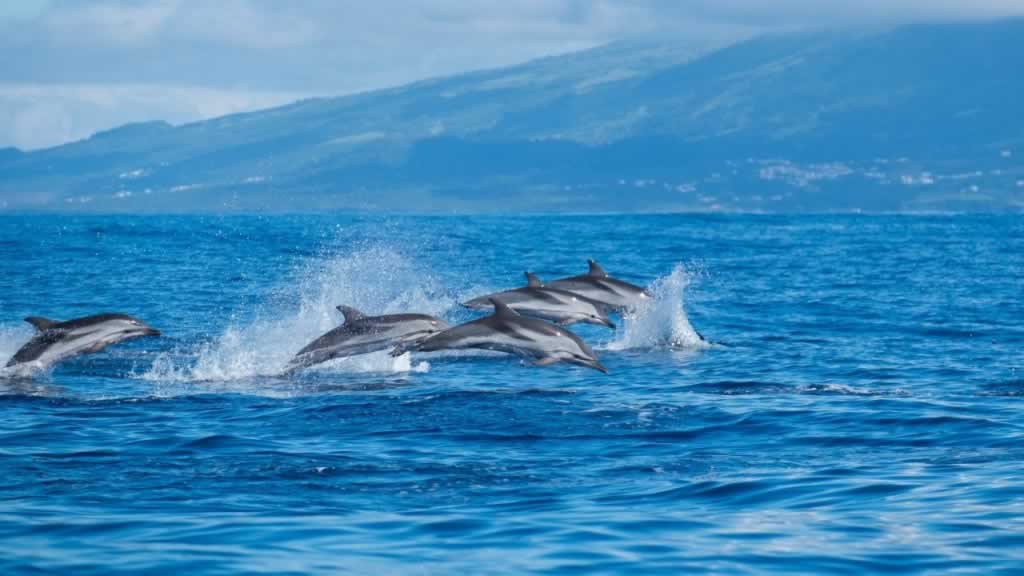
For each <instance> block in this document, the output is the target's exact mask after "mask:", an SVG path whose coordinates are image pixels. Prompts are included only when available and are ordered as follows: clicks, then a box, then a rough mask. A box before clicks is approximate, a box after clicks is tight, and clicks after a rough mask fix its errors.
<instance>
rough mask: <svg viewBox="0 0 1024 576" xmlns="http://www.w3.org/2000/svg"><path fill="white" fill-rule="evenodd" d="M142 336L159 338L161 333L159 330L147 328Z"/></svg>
mask: <svg viewBox="0 0 1024 576" xmlns="http://www.w3.org/2000/svg"><path fill="white" fill-rule="evenodd" d="M142 335H143V336H159V335H160V331H159V330H157V329H156V328H146V329H145V330H144V331H143V332H142Z"/></svg>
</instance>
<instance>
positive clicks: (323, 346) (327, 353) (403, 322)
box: [285, 306, 449, 372]
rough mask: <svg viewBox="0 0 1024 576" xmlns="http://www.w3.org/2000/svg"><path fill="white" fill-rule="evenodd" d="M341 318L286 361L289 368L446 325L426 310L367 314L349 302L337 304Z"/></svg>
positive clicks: (414, 337)
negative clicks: (426, 312) (422, 312)
mask: <svg viewBox="0 0 1024 576" xmlns="http://www.w3.org/2000/svg"><path fill="white" fill-rule="evenodd" d="M338 310H339V311H340V312H341V313H342V314H343V315H344V316H345V322H344V324H342V325H341V326H338V327H337V328H335V329H334V330H331V331H330V332H327V333H326V334H324V335H323V336H320V337H319V338H317V339H316V340H314V341H312V342H310V343H309V345H307V346H306V347H305V348H303V349H302V350H299V352H298V354H296V355H295V358H292V360H291V361H290V362H289V363H288V366H287V367H286V368H285V372H293V371H295V370H298V369H300V368H306V367H309V366H312V365H314V364H320V363H321V362H326V361H328V360H332V359H334V358H343V357H346V356H356V355H359V354H368V353H370V352H377V351H379V350H386V349H388V348H391V347H392V346H395V345H396V344H398V345H402V344H414V343H416V342H418V341H420V340H422V339H424V338H426V337H428V336H432V335H434V334H437V333H438V332H440V331H442V330H447V329H448V328H449V326H448V324H447V323H446V322H445V321H444V320H441V319H439V318H434V317H433V316H427V315H426V314H389V315H386V316H367V315H366V314H363V313H362V312H360V311H359V310H356V309H355V308H352V307H351V306H338Z"/></svg>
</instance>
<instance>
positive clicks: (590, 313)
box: [463, 272, 615, 330]
mask: <svg viewBox="0 0 1024 576" xmlns="http://www.w3.org/2000/svg"><path fill="white" fill-rule="evenodd" d="M491 300H498V301H501V302H504V303H505V304H507V305H508V307H509V308H511V309H513V310H515V311H516V312H519V313H520V314H523V315H524V316H533V317H534V318H540V319H541V320H548V321H550V322H554V323H555V324H559V325H561V326H568V325H570V324H575V323H577V322H585V323H587V324H598V325H600V326H607V327H609V328H611V329H612V330H614V329H615V324H613V323H612V321H611V320H609V319H608V310H607V309H606V307H605V305H604V304H601V303H599V302H595V301H593V300H591V299H589V298H587V297H586V296H581V295H579V294H575V293H573V292H568V291H566V290H559V289H557V288H549V287H547V286H544V284H543V283H542V282H541V281H540V278H537V277H536V276H535V275H533V274H531V273H530V272H527V273H526V287H525V288H516V289H515V290H506V291H504V292H496V293H494V294H488V295H487V296H480V297H479V298H474V299H472V300H470V301H469V302H466V303H464V304H463V306H465V307H466V308H473V309H481V308H490V307H491Z"/></svg>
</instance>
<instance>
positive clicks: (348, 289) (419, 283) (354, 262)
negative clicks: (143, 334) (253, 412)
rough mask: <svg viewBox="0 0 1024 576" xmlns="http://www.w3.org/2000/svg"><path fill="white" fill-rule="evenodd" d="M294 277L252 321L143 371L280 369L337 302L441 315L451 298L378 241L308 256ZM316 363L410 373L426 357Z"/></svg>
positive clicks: (330, 317)
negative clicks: (333, 253)
mask: <svg viewBox="0 0 1024 576" xmlns="http://www.w3.org/2000/svg"><path fill="white" fill-rule="evenodd" d="M296 276H297V281H296V282H293V283H290V284H289V283H287V282H286V283H284V284H283V285H282V286H281V287H280V288H279V289H278V290H276V291H275V292H274V294H273V296H272V297H271V298H269V301H268V302H267V303H266V304H265V305H264V306H263V307H261V308H260V309H258V310H257V312H256V315H255V318H254V319H253V320H251V321H248V322H237V323H233V324H232V325H230V326H228V328H227V329H225V330H224V332H223V333H222V334H221V335H220V336H219V337H217V338H215V339H213V340H212V341H210V342H206V343H203V344H201V345H198V346H197V347H193V348H191V349H186V350H180V349H179V350H174V351H171V352H169V353H165V354H161V355H160V356H158V357H157V359H156V360H155V361H154V363H153V366H152V367H151V368H150V369H149V370H148V371H147V372H145V373H144V374H141V375H140V376H141V377H142V378H144V379H147V380H155V381H177V382H182V381H186V382H187V381H228V380H239V379H245V378H252V377H260V376H277V375H279V374H281V372H282V370H283V369H284V367H285V365H286V364H287V363H288V361H289V360H291V358H292V357H293V356H294V355H295V353H296V352H297V351H298V350H300V349H301V348H302V347H303V346H305V345H306V344H308V343H309V342H310V341H312V340H313V339H314V338H316V337H318V336H320V335H321V334H323V333H324V332H327V331H328V330H331V329H333V328H335V327H336V326H338V325H339V324H340V323H341V315H340V314H339V313H338V312H337V310H336V309H335V306H337V305H338V304H346V305H349V306H353V307H356V308H359V309H361V310H364V311H365V312H366V313H368V314H389V313H397V312H410V311H412V312H419V313H424V314H432V315H441V314H442V313H443V312H444V311H446V310H448V309H449V308H451V306H452V305H453V304H454V303H455V302H454V299H453V298H451V297H450V296H447V295H445V292H444V291H443V288H442V286H441V285H440V283H439V282H438V280H437V279H436V278H434V277H433V276H431V275H430V274H428V273H427V272H426V271H424V270H421V269H419V268H418V267H417V266H416V264H415V261H414V260H413V259H410V258H408V257H406V256H403V255H402V254H400V253H398V252H396V251H395V250H392V249H390V248H387V247H382V246H374V247H369V248H365V249H362V250H358V251H355V252H351V253H348V254H346V255H342V256H333V257H325V258H317V259H312V260H310V261H309V262H307V263H306V264H305V265H304V266H302V267H300V268H299V269H298V271H297V273H296ZM282 310H285V312H282ZM289 310H290V311H289ZM316 369H318V370H335V371H342V372H356V373H365V372H409V371H426V370H428V369H429V364H428V363H426V362H420V363H417V364H415V365H413V364H412V362H411V361H410V359H409V356H408V355H403V356H400V357H398V358H392V357H391V356H389V355H388V354H387V353H386V352H381V353H375V354H367V355H363V356H359V357H353V358H347V359H342V360H336V361H333V362H330V363H325V364H324V365H322V366H320V367H318V368H316Z"/></svg>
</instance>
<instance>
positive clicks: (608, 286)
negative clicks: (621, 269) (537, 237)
mask: <svg viewBox="0 0 1024 576" xmlns="http://www.w3.org/2000/svg"><path fill="white" fill-rule="evenodd" d="M587 264H589V265H590V271H589V272H587V273H586V274H582V275H580V276H573V277H571V278H561V279H558V280H554V281H552V282H548V283H547V284H546V285H545V286H547V287H548V288H555V289H558V290H567V291H569V292H574V293H576V294H579V295H580V296H583V297H585V298H589V299H591V300H594V301H596V302H599V303H601V304H604V305H605V306H608V307H609V308H612V309H613V310H616V311H619V312H628V311H632V310H636V309H637V308H639V307H640V306H641V305H642V304H643V303H644V302H646V301H648V300H650V299H651V294H650V292H648V291H647V290H645V289H643V288H641V287H639V286H637V285H635V284H630V283H629V282H625V281H623V280H618V279H616V278H612V277H610V276H608V273H607V272H605V271H604V268H601V266H600V265H599V264H598V263H597V262H594V261H593V260H587Z"/></svg>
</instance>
